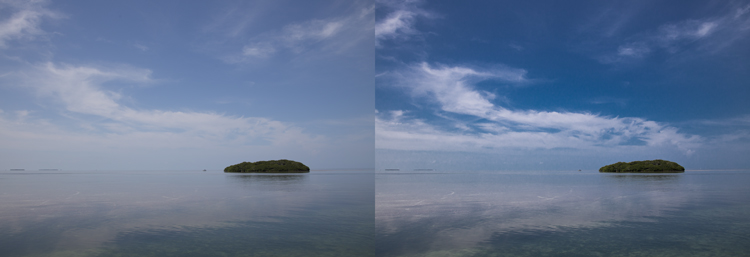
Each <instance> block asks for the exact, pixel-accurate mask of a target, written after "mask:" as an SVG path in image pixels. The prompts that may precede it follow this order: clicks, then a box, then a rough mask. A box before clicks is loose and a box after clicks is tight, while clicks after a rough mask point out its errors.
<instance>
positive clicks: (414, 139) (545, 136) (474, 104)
mask: <svg viewBox="0 0 750 257" xmlns="http://www.w3.org/2000/svg"><path fill="white" fill-rule="evenodd" d="M397 77H398V78H397V82H395V83H396V84H397V85H399V86H402V87H405V88H407V90H409V91H410V92H411V93H412V94H414V95H415V96H420V97H427V98H428V99H430V100H431V101H434V102H436V103H438V104H439V106H440V109H441V110H442V111H445V112H448V113H455V114H463V115H471V116H474V117H477V118H481V119H484V120H487V121H491V122H480V123H477V124H469V125H470V127H473V130H471V131H461V132H454V131H452V130H448V129H442V128H441V127H439V126H437V125H431V124H429V123H428V122H427V121H425V120H421V119H409V118H407V117H406V115H405V114H404V112H402V111H398V112H392V113H385V114H383V113H381V114H380V115H379V116H378V118H377V119H376V146H377V148H379V149H395V150H441V151H484V149H487V148H524V149H538V148H541V149H552V148H574V149H595V148H599V147H614V146H620V145H632V144H634V143H635V144H638V142H640V144H643V145H647V146H672V147H676V148H677V149H678V150H680V151H682V152H683V153H685V154H691V153H692V151H694V149H695V148H697V147H698V146H699V145H700V142H701V138H700V137H698V136H694V135H687V134H683V133H679V132H678V131H677V129H676V128H673V127H669V126H666V125H663V124H660V123H657V122H654V121H649V120H644V119H641V118H619V117H614V118H613V117H604V116H599V115H595V114H590V113H575V112H548V111H536V110H510V109H507V108H504V107H502V106H498V105H495V104H494V103H492V101H491V100H492V99H491V96H488V95H486V94H482V92H480V91H478V90H476V89H474V88H473V85H472V83H475V82H479V81H481V80H488V79H500V80H503V81H509V82H523V81H526V80H527V79H526V78H525V71H524V70H520V69H511V68H505V69H498V70H494V71H477V70H474V69H471V68H466V67H446V66H443V67H438V68H432V67H430V66H429V65H427V64H425V63H422V64H420V65H415V66H413V67H412V68H411V69H409V71H408V72H406V73H400V74H399V76H397Z"/></svg>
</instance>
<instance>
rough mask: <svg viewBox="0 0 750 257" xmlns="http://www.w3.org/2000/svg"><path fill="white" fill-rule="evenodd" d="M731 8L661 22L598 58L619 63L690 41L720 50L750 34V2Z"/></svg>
mask: <svg viewBox="0 0 750 257" xmlns="http://www.w3.org/2000/svg"><path fill="white" fill-rule="evenodd" d="M731 9H732V11H730V12H728V13H726V14H724V15H721V16H715V17H709V18H704V19H690V20H684V21H680V22H675V23H669V24H664V25H661V26H659V27H658V28H657V29H655V30H654V31H653V32H648V33H645V34H643V35H641V36H638V37H635V39H632V40H629V41H626V42H625V43H622V44H620V45H619V46H618V48H617V51H616V52H615V53H609V54H605V55H603V56H600V57H599V58H598V59H599V60H600V61H601V62H603V63H619V62H625V61H630V60H637V59H642V58H645V57H647V56H649V55H650V54H651V53H653V52H655V51H658V50H663V51H667V52H670V53H674V52H677V51H679V50H680V49H681V48H683V47H685V45H688V44H696V45H697V47H698V48H701V49H703V50H706V51H708V52H715V51H720V50H721V49H723V48H725V47H727V46H729V45H731V44H732V43H733V42H735V41H736V40H738V39H740V38H745V37H747V36H748V35H750V34H749V33H750V14H748V12H749V11H748V10H750V5H744V6H738V7H735V8H731Z"/></svg>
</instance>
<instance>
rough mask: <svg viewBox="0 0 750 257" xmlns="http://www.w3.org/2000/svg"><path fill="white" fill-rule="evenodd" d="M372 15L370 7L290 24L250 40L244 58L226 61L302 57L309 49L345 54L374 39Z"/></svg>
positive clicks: (233, 58)
mask: <svg viewBox="0 0 750 257" xmlns="http://www.w3.org/2000/svg"><path fill="white" fill-rule="evenodd" d="M372 15H373V8H372V7H367V8H361V9H360V10H359V12H353V13H351V14H349V15H346V16H340V17H334V18H328V19H313V20H308V21H305V22H300V23H293V24H289V25H286V26H284V27H283V28H282V29H280V30H277V31H270V32H267V33H264V34H262V35H260V36H257V37H255V38H253V39H251V40H249V42H247V43H246V44H244V46H243V48H242V52H241V55H240V56H233V57H230V58H225V60H226V61H228V62H245V61H250V60H256V59H265V58H268V57H271V56H273V55H274V54H277V53H280V52H283V51H291V52H293V53H300V52H303V51H306V50H309V49H317V50H323V51H326V52H334V53H335V52H342V51H344V50H346V49H349V48H351V47H352V46H354V45H355V44H356V43H357V42H359V41H361V40H365V39H368V36H369V37H370V38H371V35H372V34H371V33H372V27H373V25H372V20H373V18H372V17H373V16H372Z"/></svg>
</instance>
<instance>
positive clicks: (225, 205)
mask: <svg viewBox="0 0 750 257" xmlns="http://www.w3.org/2000/svg"><path fill="white" fill-rule="evenodd" d="M373 180H374V175H373V173H372V172H362V171H313V172H311V173H309V174H293V175H290V174H253V175H247V174H225V173H222V172H218V171H213V172H200V171H198V172H195V171H117V172H115V171H107V172H104V171H97V172H84V171H51V172H41V171H39V172H37V171H10V172H8V171H5V172H0V256H4V257H9V256H347V257H348V256H373V252H374V233H373V231H374V206H373V198H374V183H373Z"/></svg>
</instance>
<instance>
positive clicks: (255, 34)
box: [0, 0, 375, 170]
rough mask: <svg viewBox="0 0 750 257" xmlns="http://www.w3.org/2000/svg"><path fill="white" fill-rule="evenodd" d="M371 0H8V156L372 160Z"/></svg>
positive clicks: (0, 85)
mask: <svg viewBox="0 0 750 257" xmlns="http://www.w3.org/2000/svg"><path fill="white" fill-rule="evenodd" d="M373 28H374V6H373V3H372V2H371V1H349V0H347V1H335V0H334V1H283V0H282V1H15V0H2V1H0V169H12V168H26V169H40V168H59V169H68V170H70V169H120V170H121V169H141V170H143V169H147V170H148V169H204V168H205V169H221V168H224V167H225V166H227V165H230V164H234V163H238V162H241V161H256V160H267V159H280V158H286V159H293V160H297V161H301V162H303V163H306V164H308V166H311V168H313V169H328V168H371V167H373V165H374V157H373V156H374V144H373V141H374V126H373V120H374V118H373V111H372V108H373V106H374V101H375V99H374V79H373V78H374V76H375V75H374V71H375V67H374V58H375V57H374V51H373V49H374V47H375V46H374V44H375V38H374V33H373Z"/></svg>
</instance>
